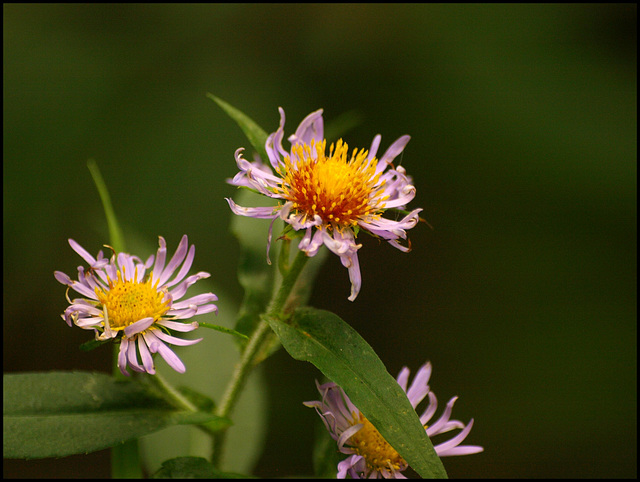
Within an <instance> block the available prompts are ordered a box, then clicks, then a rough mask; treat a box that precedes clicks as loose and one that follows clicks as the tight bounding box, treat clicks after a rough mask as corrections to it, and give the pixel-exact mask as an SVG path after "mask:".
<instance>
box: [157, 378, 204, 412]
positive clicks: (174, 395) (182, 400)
mask: <svg viewBox="0 0 640 482" xmlns="http://www.w3.org/2000/svg"><path fill="white" fill-rule="evenodd" d="M150 380H151V381H153V382H154V384H155V385H156V387H158V388H159V389H160V390H162V391H163V392H164V393H165V395H167V396H166V397H165V398H166V399H167V401H168V402H169V403H171V404H172V405H173V406H174V407H176V408H180V409H183V410H188V411H190V412H197V411H198V407H196V406H195V405H194V404H193V403H191V402H190V401H189V400H188V399H187V398H186V397H185V396H184V395H183V394H182V393H180V392H179V391H178V390H177V389H176V388H175V387H174V386H173V385H171V384H170V383H169V382H168V381H167V380H166V378H164V377H163V376H162V375H160V373H159V372H156V373H155V375H150Z"/></svg>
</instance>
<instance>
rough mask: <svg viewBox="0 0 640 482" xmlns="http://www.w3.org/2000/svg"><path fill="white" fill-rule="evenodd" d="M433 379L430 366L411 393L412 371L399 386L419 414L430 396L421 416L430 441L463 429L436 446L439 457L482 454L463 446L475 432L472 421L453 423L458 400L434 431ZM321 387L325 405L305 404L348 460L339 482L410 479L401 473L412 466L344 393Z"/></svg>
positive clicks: (335, 387)
mask: <svg viewBox="0 0 640 482" xmlns="http://www.w3.org/2000/svg"><path fill="white" fill-rule="evenodd" d="M430 376H431V364H430V363H426V364H425V365H423V366H422V367H420V370H418V373H417V374H416V376H415V377H414V379H413V382H412V383H411V385H410V386H409V389H408V390H407V382H408V380H409V369H408V368H407V367H404V368H403V369H402V370H401V371H400V374H399V375H398V378H397V380H398V384H399V385H400V386H401V387H402V389H403V390H404V391H405V393H406V394H407V398H408V399H409V401H410V402H411V405H412V406H413V408H414V409H415V408H416V407H417V406H418V404H419V403H420V402H421V401H422V400H423V399H424V398H425V397H427V396H428V399H429V400H428V405H427V407H426V409H425V410H424V412H423V413H422V415H421V416H420V423H422V425H424V428H425V430H426V432H427V435H428V436H429V438H432V437H434V436H435V435H438V434H442V433H445V432H449V431H450V430H455V429H461V431H460V432H459V433H458V434H457V435H456V436H455V437H452V438H451V439H450V440H448V441H446V442H442V443H439V444H437V445H435V446H434V449H435V451H436V453H437V454H438V456H439V457H446V456H450V455H469V454H475V453H478V452H482V451H483V450H484V449H483V448H482V447H479V446H477V445H460V444H461V443H462V441H463V440H464V439H465V438H466V437H467V435H469V432H470V431H471V427H473V419H471V421H470V422H469V423H468V424H467V425H466V426H465V424H463V423H462V422H460V421H458V420H451V419H450V417H451V410H452V409H453V404H454V403H455V401H456V400H457V399H458V397H453V398H452V399H451V400H449V403H447V406H446V408H445V409H444V412H443V414H442V415H441V416H440V418H439V419H438V420H436V421H435V422H433V423H431V424H430V425H429V421H430V420H431V419H432V418H433V415H434V414H435V412H436V409H437V408H438V402H437V399H436V396H435V395H434V394H433V392H432V391H431V390H430V389H429V385H428V383H429V378H430ZM316 385H317V386H318V391H319V392H320V394H321V395H322V400H319V401H312V402H304V405H305V406H307V407H311V408H315V409H316V412H318V415H320V417H321V418H322V421H323V422H324V425H325V427H326V428H327V430H328V431H329V434H330V435H331V437H332V438H333V439H334V440H335V441H336V442H337V443H338V450H339V451H340V452H342V453H343V454H348V455H349V457H347V458H346V459H344V460H343V461H341V462H340V463H339V464H338V474H337V478H339V479H344V478H346V477H347V475H349V476H350V477H351V478H354V479H360V478H363V479H364V478H381V477H383V478H385V479H393V478H395V479H404V478H406V477H405V476H404V475H403V474H402V472H403V471H405V470H406V469H407V467H408V464H407V462H406V461H405V460H404V459H403V458H402V456H401V455H400V454H399V453H398V452H397V451H396V450H395V449H394V448H393V447H392V446H391V445H389V443H388V442H387V441H386V440H385V439H384V438H383V437H382V435H380V432H378V430H377V429H376V428H375V427H374V426H373V424H372V423H371V422H369V420H367V419H366V417H365V416H364V415H363V414H362V413H361V412H360V411H359V410H358V408H357V407H356V406H355V405H354V404H353V403H352V402H351V400H349V397H348V396H347V394H346V393H345V392H344V390H342V388H340V387H339V386H338V385H336V384H335V383H333V382H329V383H325V384H323V385H320V384H318V382H316Z"/></svg>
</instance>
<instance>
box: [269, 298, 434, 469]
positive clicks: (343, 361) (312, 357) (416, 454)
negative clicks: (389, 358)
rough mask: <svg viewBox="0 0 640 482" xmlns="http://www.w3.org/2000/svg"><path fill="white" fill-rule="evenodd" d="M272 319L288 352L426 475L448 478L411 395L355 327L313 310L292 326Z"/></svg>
mask: <svg viewBox="0 0 640 482" xmlns="http://www.w3.org/2000/svg"><path fill="white" fill-rule="evenodd" d="M268 321H269V324H270V325H271V327H272V328H273V330H274V331H275V332H276V334H277V335H278V337H279V338H280V341H281V342H282V345H283V346H284V347H285V349H286V350H287V351H288V352H289V354H290V355H291V356H292V357H293V358H295V359H296V360H303V361H308V362H311V363H313V364H314V365H315V366H316V367H317V368H318V369H319V370H320V371H322V373H324V374H325V375H326V376H327V377H328V378H329V379H330V380H332V381H334V382H335V383H336V384H338V385H339V386H341V387H342V388H343V389H344V391H345V392H346V393H347V395H348V396H349V398H350V399H351V401H352V402H353V403H354V405H355V406H356V407H358V409H359V410H360V411H361V412H362V413H363V414H364V416H365V417H367V419H368V420H369V421H370V422H371V423H372V424H373V425H374V426H375V427H376V428H377V429H378V431H379V432H380V434H381V435H382V436H383V437H384V438H385V440H386V441H387V442H389V443H390V444H391V445H392V446H393V447H394V448H395V449H396V450H397V451H398V452H399V453H400V455H402V457H404V459H405V460H406V461H407V462H408V463H409V465H410V466H411V468H413V470H415V471H416V472H417V473H418V474H419V475H420V476H421V477H423V478H446V477H447V473H446V472H445V470H444V467H443V465H442V462H441V461H440V458H439V457H438V456H437V454H436V452H435V450H434V449H433V445H432V443H431V441H430V440H429V437H428V436H427V434H426V431H425V429H424V427H423V426H422V425H421V424H420V419H419V418H418V414H417V413H416V411H415V410H414V408H413V407H412V406H411V402H409V399H408V398H407V396H406V394H405V393H404V391H403V390H402V388H400V385H398V382H397V381H396V380H395V378H393V377H392V376H391V375H390V374H389V373H388V372H387V370H386V368H385V366H384V364H383V363H382V361H380V359H379V358H378V356H377V355H376V353H375V352H374V351H373V349H372V348H371V346H369V344H368V343H367V342H366V341H365V340H364V339H363V338H362V337H361V336H360V335H359V334H358V333H357V332H356V331H355V330H354V329H353V328H351V327H350V326H349V325H348V324H347V323H346V322H344V321H343V320H342V319H340V318H339V317H338V316H337V315H335V314H333V313H330V312H328V311H322V310H316V309H314V308H302V309H299V310H297V311H296V312H295V313H294V316H293V318H292V319H291V321H290V323H289V324H288V323H284V322H282V321H280V320H276V319H269V320H268Z"/></svg>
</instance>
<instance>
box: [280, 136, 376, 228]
mask: <svg viewBox="0 0 640 482" xmlns="http://www.w3.org/2000/svg"><path fill="white" fill-rule="evenodd" d="M325 149H326V141H325V140H323V141H322V142H318V143H315V142H314V141H312V142H311V145H310V146H309V145H307V144H304V145H298V146H294V147H293V148H292V150H291V158H290V157H285V158H284V164H283V165H282V166H281V167H280V169H279V170H278V172H279V174H280V175H281V176H282V183H281V184H280V186H278V187H277V188H276V193H278V194H281V195H282V197H283V198H284V199H286V200H287V201H291V202H292V203H293V209H294V210H295V211H297V212H298V213H304V215H305V216H306V217H307V218H309V219H312V218H313V217H314V216H316V215H317V216H320V218H321V219H322V220H323V222H324V224H325V225H328V226H330V227H335V228H338V229H341V228H345V227H350V226H355V225H356V224H357V223H358V220H361V219H366V218H370V217H372V216H377V215H379V214H380V213H381V212H382V206H381V204H380V199H381V196H382V193H383V186H384V183H379V180H380V174H377V175H376V166H377V164H378V160H377V159H376V158H375V157H374V158H372V159H367V155H368V151H366V150H365V149H361V150H360V151H358V150H357V149H354V150H353V152H352V154H351V158H349V157H348V156H349V146H348V145H347V144H346V143H344V142H343V141H342V139H340V140H339V141H338V142H337V143H336V145H335V146H334V145H333V144H331V147H330V148H329V156H326V155H325ZM312 153H313V154H315V155H313V156H312ZM292 159H293V160H292Z"/></svg>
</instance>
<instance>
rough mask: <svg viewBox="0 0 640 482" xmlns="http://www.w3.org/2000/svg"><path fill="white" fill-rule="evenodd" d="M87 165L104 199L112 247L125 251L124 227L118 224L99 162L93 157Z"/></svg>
mask: <svg viewBox="0 0 640 482" xmlns="http://www.w3.org/2000/svg"><path fill="white" fill-rule="evenodd" d="M87 167H88V168H89V171H90V172H91V177H93V182H94V183H95V185H96V189H97V190H98V194H99V195H100V200H101V201H102V207H103V208H104V214H105V216H106V218H107V226H108V227H109V239H110V240H111V247H112V248H113V249H115V250H116V252H121V251H124V250H125V244H124V236H123V235H122V229H120V225H119V224H118V218H116V213H115V211H114V210H113V206H112V205H111V196H110V195H109V190H108V189H107V185H106V183H105V182H104V179H103V178H102V174H101V173H100V169H98V164H97V163H96V161H94V160H93V159H90V160H89V161H88V162H87Z"/></svg>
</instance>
